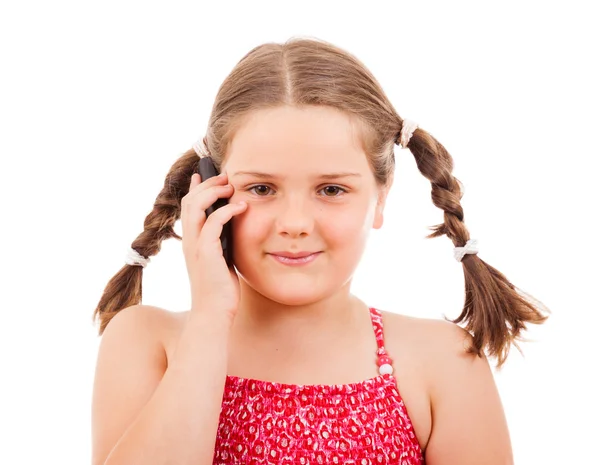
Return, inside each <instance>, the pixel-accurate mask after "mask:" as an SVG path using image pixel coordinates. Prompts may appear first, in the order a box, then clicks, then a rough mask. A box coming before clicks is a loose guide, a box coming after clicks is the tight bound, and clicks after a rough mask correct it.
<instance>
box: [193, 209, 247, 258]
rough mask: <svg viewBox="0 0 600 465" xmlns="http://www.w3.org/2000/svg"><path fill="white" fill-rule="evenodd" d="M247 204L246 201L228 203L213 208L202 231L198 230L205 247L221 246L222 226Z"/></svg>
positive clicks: (239, 212)
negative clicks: (215, 208)
mask: <svg viewBox="0 0 600 465" xmlns="http://www.w3.org/2000/svg"><path fill="white" fill-rule="evenodd" d="M247 207H248V204H247V203H246V202H236V203H229V204H227V205H225V206H223V207H221V208H219V209H218V210H215V211H214V212H213V213H212V214H211V215H210V216H209V217H208V219H207V220H206V222H205V224H204V227H203V228H202V231H201V232H200V236H201V237H200V241H202V242H203V243H204V245H205V246H206V247H209V249H210V248H212V247H219V248H221V233H222V232H223V226H224V225H225V223H227V222H228V221H229V220H231V218H233V217H234V216H236V215H239V214H241V213H244V212H245V211H246V208H247Z"/></svg>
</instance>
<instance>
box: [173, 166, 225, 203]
mask: <svg viewBox="0 0 600 465" xmlns="http://www.w3.org/2000/svg"><path fill="white" fill-rule="evenodd" d="M195 179H197V182H196V181H195ZM192 183H194V184H193V185H192ZM222 184H227V174H225V173H223V174H222V175H218V176H212V177H210V178H207V179H206V180H205V181H202V179H201V176H200V174H199V173H194V174H193V175H192V179H191V180H190V190H189V192H188V193H187V194H186V195H185V196H184V197H183V199H186V198H189V197H192V196H193V195H195V194H196V193H197V192H201V191H203V190H204V189H207V188H209V187H212V186H217V185H222ZM183 199H182V201H183Z"/></svg>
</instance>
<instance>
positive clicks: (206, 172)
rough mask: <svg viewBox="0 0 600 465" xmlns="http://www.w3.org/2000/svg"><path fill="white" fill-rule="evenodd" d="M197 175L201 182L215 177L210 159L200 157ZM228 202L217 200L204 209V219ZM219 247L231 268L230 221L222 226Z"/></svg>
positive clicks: (214, 170) (221, 199)
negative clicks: (198, 174)
mask: <svg viewBox="0 0 600 465" xmlns="http://www.w3.org/2000/svg"><path fill="white" fill-rule="evenodd" d="M198 173H200V177H201V182H204V181H206V180H207V179H208V178H211V177H213V176H217V175H218V174H219V173H218V172H217V168H216V167H215V165H214V163H213V162H212V160H211V159H210V157H202V158H200V161H199V162H198ZM228 203H229V201H228V200H227V199H223V198H218V199H217V201H216V202H215V203H213V204H212V205H211V206H210V207H208V208H207V209H206V217H207V218H208V217H209V216H210V214H211V213H212V212H214V211H215V210H217V209H218V208H221V207H222V206H224V205H227V204H228ZM221 247H222V248H223V257H224V258H225V263H227V266H228V267H229V268H232V267H233V249H232V247H233V241H232V240H231V220H230V221H228V222H227V223H225V224H224V225H223V232H222V233H221Z"/></svg>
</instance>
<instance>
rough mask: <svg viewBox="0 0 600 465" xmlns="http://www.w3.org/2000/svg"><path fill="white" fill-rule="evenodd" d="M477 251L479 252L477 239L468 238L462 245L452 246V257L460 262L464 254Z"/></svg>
mask: <svg viewBox="0 0 600 465" xmlns="http://www.w3.org/2000/svg"><path fill="white" fill-rule="evenodd" d="M477 252H479V249H478V248H477V239H469V240H468V241H467V243H466V244H465V246H464V247H454V258H456V260H457V261H459V262H460V261H462V259H463V257H464V256H465V254H468V253H470V254H476V253H477Z"/></svg>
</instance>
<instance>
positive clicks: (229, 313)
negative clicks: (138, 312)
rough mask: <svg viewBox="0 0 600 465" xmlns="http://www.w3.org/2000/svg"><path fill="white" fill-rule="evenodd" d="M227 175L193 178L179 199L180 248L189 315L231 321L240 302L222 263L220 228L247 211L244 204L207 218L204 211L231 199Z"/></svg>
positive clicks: (237, 287) (236, 284)
mask: <svg viewBox="0 0 600 465" xmlns="http://www.w3.org/2000/svg"><path fill="white" fill-rule="evenodd" d="M231 195H233V186H232V185H231V184H228V183H227V174H226V173H223V174H222V175H221V176H214V177H211V178H208V179H207V180H206V181H204V182H203V181H202V180H201V179H200V175H199V174H198V173H194V174H193V175H192V179H191V182H190V190H189V192H188V193H187V194H186V195H185V196H184V197H183V198H182V199H181V223H182V230H183V234H182V248H183V254H184V256H185V264H186V268H187V272H188V277H189V280H190V286H191V293H192V310H191V315H194V314H196V313H198V312H200V313H206V312H212V311H215V312H216V313H217V314H218V316H223V314H224V315H225V316H226V317H228V318H229V322H230V323H231V322H233V318H234V317H235V313H236V311H237V307H238V303H239V299H240V283H239V278H238V276H237V273H236V272H235V270H234V269H233V268H231V269H229V268H228V267H227V264H226V263H225V257H224V256H223V249H222V247H221V239H220V236H221V232H222V231H223V225H224V224H225V223H227V221H229V220H230V219H231V218H233V216H235V215H239V214H240V213H243V212H244V211H246V208H247V204H246V203H242V204H240V203H228V204H227V205H225V206H223V207H221V208H218V209H217V210H215V211H214V212H213V213H211V214H210V216H209V217H208V218H206V213H205V211H206V209H207V208H208V207H210V206H211V205H212V204H213V203H215V202H216V200H217V199H218V198H221V197H226V198H228V197H231Z"/></svg>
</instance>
